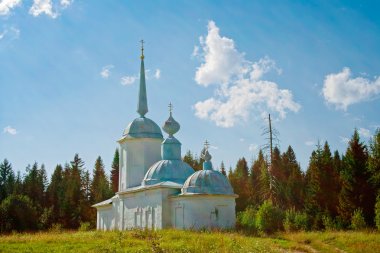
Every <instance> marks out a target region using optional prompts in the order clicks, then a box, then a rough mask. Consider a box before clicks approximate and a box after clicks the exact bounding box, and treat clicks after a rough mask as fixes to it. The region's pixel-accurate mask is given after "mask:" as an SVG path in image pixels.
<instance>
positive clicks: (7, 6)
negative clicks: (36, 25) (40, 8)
mask: <svg viewBox="0 0 380 253" xmlns="http://www.w3.org/2000/svg"><path fill="white" fill-rule="evenodd" d="M20 4H21V0H0V16H7V15H9V14H10V12H11V10H12V9H13V8H15V7H17V6H19V5H20Z"/></svg>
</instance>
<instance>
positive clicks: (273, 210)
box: [256, 201, 284, 233]
mask: <svg viewBox="0 0 380 253" xmlns="http://www.w3.org/2000/svg"><path fill="white" fill-rule="evenodd" d="M283 218H284V215H283V212H282V210H281V209H279V208H278V207H276V206H274V205H273V204H272V202H271V201H264V203H263V204H262V205H261V206H260V207H259V209H258V210H257V213H256V227H257V230H258V231H259V232H261V233H272V232H275V231H277V230H280V229H282V223H283Z"/></svg>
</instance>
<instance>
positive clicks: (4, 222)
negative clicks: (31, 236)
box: [0, 194, 38, 232]
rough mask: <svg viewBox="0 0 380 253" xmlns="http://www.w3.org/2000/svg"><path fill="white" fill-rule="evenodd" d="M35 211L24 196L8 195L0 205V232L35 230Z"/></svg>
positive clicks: (36, 218) (28, 199) (36, 219)
mask: <svg viewBox="0 0 380 253" xmlns="http://www.w3.org/2000/svg"><path fill="white" fill-rule="evenodd" d="M37 221H38V217H37V211H36V209H35V207H34V206H33V203H32V201H31V200H30V198H29V197H27V196H25V195H14V194H12V195H9V196H8V197H7V198H6V199H4V200H3V201H2V202H1V205H0V231H1V232H9V231H12V230H17V231H25V230H35V229H37Z"/></svg>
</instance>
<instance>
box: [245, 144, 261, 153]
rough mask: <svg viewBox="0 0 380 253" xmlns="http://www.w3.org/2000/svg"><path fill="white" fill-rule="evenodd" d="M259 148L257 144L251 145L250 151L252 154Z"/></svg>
mask: <svg viewBox="0 0 380 253" xmlns="http://www.w3.org/2000/svg"><path fill="white" fill-rule="evenodd" d="M258 148H259V146H258V145H257V144H249V147H248V150H249V151H251V152H255V151H256V150H257V149H258Z"/></svg>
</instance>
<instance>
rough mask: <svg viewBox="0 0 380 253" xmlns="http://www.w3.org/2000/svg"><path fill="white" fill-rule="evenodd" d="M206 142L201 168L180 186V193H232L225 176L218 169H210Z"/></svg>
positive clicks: (210, 164)
mask: <svg viewBox="0 0 380 253" xmlns="http://www.w3.org/2000/svg"><path fill="white" fill-rule="evenodd" d="M208 145H209V144H208V142H207V141H206V143H205V149H204V152H203V154H202V158H203V159H204V160H205V161H204V163H203V170H200V171H197V172H195V173H194V174H192V175H191V176H190V177H189V178H188V179H187V180H186V182H185V183H184V185H183V187H182V195H188V194H224V195H234V191H233V189H232V186H231V184H230V182H229V181H228V179H227V177H226V176H224V175H223V174H222V173H220V172H219V171H215V170H213V169H212V163H211V161H210V160H211V155H210V153H209V152H208Z"/></svg>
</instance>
